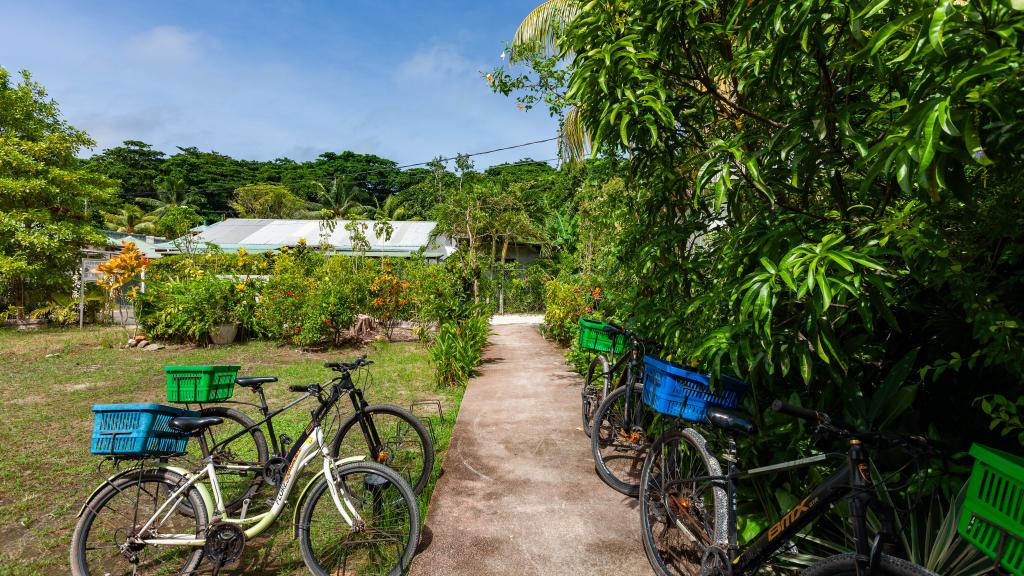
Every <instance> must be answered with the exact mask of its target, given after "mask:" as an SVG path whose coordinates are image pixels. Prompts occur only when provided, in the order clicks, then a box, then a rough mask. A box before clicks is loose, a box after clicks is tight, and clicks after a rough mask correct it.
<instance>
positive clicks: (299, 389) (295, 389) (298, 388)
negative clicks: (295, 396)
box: [288, 385, 309, 392]
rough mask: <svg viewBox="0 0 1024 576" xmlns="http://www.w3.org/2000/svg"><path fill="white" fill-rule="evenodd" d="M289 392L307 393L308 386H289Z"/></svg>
mask: <svg viewBox="0 0 1024 576" xmlns="http://www.w3.org/2000/svg"><path fill="white" fill-rule="evenodd" d="M288 389H289V390H291V391H292V392H309V386H294V385H293V386H289V387H288Z"/></svg>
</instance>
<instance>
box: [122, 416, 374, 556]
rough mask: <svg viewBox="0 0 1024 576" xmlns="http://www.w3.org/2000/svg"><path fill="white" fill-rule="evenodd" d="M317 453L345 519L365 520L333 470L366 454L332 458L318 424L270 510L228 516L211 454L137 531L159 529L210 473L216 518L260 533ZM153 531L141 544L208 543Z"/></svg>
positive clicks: (248, 534)
mask: <svg viewBox="0 0 1024 576" xmlns="http://www.w3.org/2000/svg"><path fill="white" fill-rule="evenodd" d="M318 449H319V450H318ZM318 451H319V454H318ZM317 456H321V457H322V458H323V466H324V477H325V478H327V479H328V483H327V486H328V488H329V489H330V491H331V498H332V499H333V500H334V505H335V506H336V507H337V508H338V512H339V513H341V516H342V518H344V519H345V522H346V523H347V524H348V525H349V526H353V525H354V524H356V523H362V518H361V517H360V516H359V512H358V511H357V510H356V507H355V506H354V505H353V504H352V501H351V500H350V499H349V494H348V493H347V491H346V490H345V488H344V486H342V487H340V489H339V486H337V484H336V483H335V482H333V481H331V478H332V474H331V470H332V468H334V467H336V466H339V465H343V464H349V463H352V462H358V461H361V460H363V459H364V457H363V456H352V457H349V458H343V459H341V460H337V461H334V460H332V459H331V454H330V448H329V447H328V446H327V445H325V444H324V441H323V431H322V430H321V429H320V427H319V426H317V427H316V428H314V429H313V431H312V433H311V434H310V435H309V436H308V437H307V438H306V440H305V442H303V444H302V447H301V448H300V449H299V451H298V453H297V454H296V455H295V459H294V460H292V463H291V465H290V466H289V467H288V470H287V471H285V474H284V477H283V478H282V479H281V486H280V488H279V489H278V491H277V495H276V496H275V497H274V504H273V506H271V508H270V510H269V511H267V512H263V513H261V514H256V515H255V516H252V517H249V518H229V517H228V515H227V512H226V511H225V509H224V496H223V495H222V494H221V492H220V483H219V482H218V481H217V471H216V469H215V468H214V465H213V460H212V458H208V459H207V462H206V467H205V468H204V469H203V470H202V471H200V472H199V473H198V474H193V475H191V476H190V477H189V479H188V482H186V483H185V484H183V485H182V486H181V487H179V488H178V489H177V490H175V492H174V493H173V494H171V495H170V497H169V498H168V499H167V500H166V501H165V502H164V503H163V504H162V505H161V506H160V507H159V508H157V510H156V512H154V513H153V516H152V517H150V519H149V521H147V522H146V523H145V524H144V525H143V526H142V528H141V529H140V530H139V532H138V533H139V534H149V533H150V530H151V529H154V527H155V529H156V530H159V527H160V525H161V524H163V523H164V522H165V521H167V519H168V518H170V516H171V514H173V513H174V510H175V509H176V508H177V506H178V505H179V504H180V503H181V502H182V501H183V500H184V498H185V495H186V494H188V492H187V491H188V490H189V489H190V488H191V487H192V486H194V485H195V484H197V483H198V482H199V481H201V480H202V479H203V478H206V477H209V479H210V486H211V487H212V488H213V498H214V509H213V511H212V512H213V518H216V519H217V520H218V521H219V522H225V523H228V524H238V525H240V526H249V527H248V528H246V529H245V530H244V532H245V537H246V539H248V538H252V537H254V536H258V535H259V534H261V533H263V531H264V530H266V529H267V528H268V527H269V526H270V525H271V524H273V523H274V521H275V520H277V518H278V516H280V515H281V511H282V510H284V507H285V504H287V503H288V496H289V495H290V494H291V491H292V488H294V487H295V483H296V481H297V480H298V478H299V476H300V475H301V473H302V471H303V470H304V469H305V468H306V466H307V465H309V463H310V462H312V461H313V460H314V459H315V458H316V457H317ZM314 481H315V480H314ZM204 505H205V504H204ZM250 525H251V526H250ZM152 535H153V537H148V538H137V537H136V538H134V540H136V542H138V543H141V544H149V545H153V546H202V545H204V544H205V543H206V539H205V538H196V535H195V534H160V533H159V532H153V533H152Z"/></svg>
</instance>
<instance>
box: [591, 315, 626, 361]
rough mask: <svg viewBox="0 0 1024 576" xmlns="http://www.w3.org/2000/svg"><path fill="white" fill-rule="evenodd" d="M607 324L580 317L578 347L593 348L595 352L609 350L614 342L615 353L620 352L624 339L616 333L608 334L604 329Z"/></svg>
mask: <svg viewBox="0 0 1024 576" xmlns="http://www.w3.org/2000/svg"><path fill="white" fill-rule="evenodd" d="M607 325H608V324H605V323H604V322H597V321H595V320H588V319H586V318H580V348H582V349H584V350H593V351H595V352H611V351H612V344H613V341H614V344H615V353H616V354H621V353H622V349H623V348H625V345H626V339H625V338H624V337H622V336H618V335H610V334H608V333H607V332H605V331H604V327H605V326H607Z"/></svg>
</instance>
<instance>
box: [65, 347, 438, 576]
mask: <svg viewBox="0 0 1024 576" xmlns="http://www.w3.org/2000/svg"><path fill="white" fill-rule="evenodd" d="M341 368H342V369H343V370H352V369H355V368H357V366H356V365H355V364H354V363H351V364H345V365H342V366H341ZM349 381H350V380H349ZM345 388H346V379H345V378H344V377H343V376H339V377H336V378H334V379H332V380H331V381H330V382H329V383H328V384H327V385H320V384H310V385H308V386H291V387H290V389H291V390H292V391H293V392H300V393H302V394H303V396H302V399H306V398H314V399H316V400H317V402H318V405H317V407H316V408H315V409H314V410H313V411H312V412H311V414H310V420H309V424H308V425H307V426H306V427H305V429H304V430H303V431H302V433H301V434H300V436H299V437H298V438H297V439H296V442H295V445H294V446H293V447H292V448H291V450H290V451H289V454H288V461H289V465H288V467H287V468H286V470H285V472H284V476H283V477H282V479H281V483H280V485H279V486H278V489H277V493H276V496H275V497H274V500H273V506H272V507H271V509H270V510H269V511H267V512H264V513H261V514H256V515H253V516H249V517H246V516H245V515H244V514H243V515H240V516H238V517H233V516H231V515H230V512H229V511H228V510H227V508H226V502H225V498H224V496H223V494H222V492H221V489H220V485H219V484H220V483H219V481H218V470H219V467H218V466H217V465H216V464H215V462H214V460H215V458H214V456H207V457H205V458H203V459H202V461H201V463H200V466H199V467H198V468H196V469H195V470H186V469H184V468H182V467H180V466H177V465H175V464H172V463H169V462H167V459H168V458H171V457H175V456H180V455H182V454H184V452H185V448H186V445H187V444H188V442H189V439H190V437H191V436H194V435H199V434H201V433H202V432H203V431H205V430H207V429H208V428H210V427H212V426H217V425H218V424H220V423H221V422H222V419H221V418H219V417H215V416H202V415H200V414H199V413H198V412H194V411H189V410H183V409H179V408H174V407H170V406H161V405H157V404H142V405H135V404H117V405H99V406H94V407H93V411H94V412H95V413H96V417H95V424H94V429H93V442H92V452H93V453H94V454H98V455H104V456H107V457H110V458H113V459H116V460H119V461H120V460H131V461H134V462H135V465H134V466H132V467H131V468H129V469H127V470H124V471H122V472H120V473H118V474H115V475H114V476H112V477H111V478H109V479H107V480H106V481H105V482H104V483H102V484H101V485H100V486H99V487H97V488H96V490H94V491H93V493H92V494H91V495H90V496H89V498H88V499H87V500H86V503H85V504H84V505H83V506H82V509H81V510H80V511H79V514H78V522H77V524H76V526H75V530H74V534H73V536H72V540H71V550H70V561H71V571H72V574H74V576H99V575H105V574H133V575H141V574H154V575H156V574H161V575H165V574H193V573H195V571H196V570H197V568H198V567H199V565H200V563H201V562H202V561H203V559H204V558H207V559H209V561H210V564H211V565H212V572H213V574H215V575H216V574H217V573H218V572H219V571H220V569H221V567H223V566H224V565H226V564H230V563H232V562H234V561H236V560H238V558H239V556H240V555H241V553H242V551H243V549H244V547H245V543H246V541H247V540H249V539H251V538H253V537H256V536H258V535H260V534H262V533H264V532H265V531H266V530H267V529H269V528H270V527H271V526H272V525H273V524H274V523H275V521H276V520H277V519H278V518H279V517H280V516H281V514H282V512H283V510H284V508H285V505H286V504H287V502H288V499H289V496H290V495H291V493H292V491H293V490H294V488H295V487H296V486H297V481H298V478H299V477H300V476H301V475H302V472H303V471H304V470H305V469H306V468H307V467H309V466H311V465H312V464H313V463H314V461H315V460H316V459H317V458H319V459H320V460H321V467H320V470H319V471H317V472H316V474H315V475H314V477H313V478H312V479H311V480H310V481H309V482H308V483H307V484H306V486H305V488H304V489H303V490H302V491H301V492H300V495H299V498H298V501H297V502H296V505H295V517H294V526H295V536H296V537H297V539H298V540H299V549H300V552H301V554H302V559H303V561H304V562H305V564H306V567H307V568H308V569H309V571H310V572H311V573H313V574H316V575H326V574H339V573H340V574H387V575H389V576H397V575H399V574H402V573H404V571H405V570H406V569H408V567H409V565H410V563H411V561H412V557H413V555H414V553H415V549H416V545H417V543H418V541H419V532H420V512H419V505H418V503H417V500H416V495H415V494H414V493H413V491H412V487H411V486H409V484H408V482H406V480H405V479H404V478H402V477H401V476H400V475H399V474H398V473H396V472H395V471H394V470H392V469H390V468H388V467H387V466H384V465H383V464H379V463H376V462H367V461H365V460H364V456H352V457H348V458H343V459H341V460H337V459H335V458H334V457H333V455H332V454H331V449H330V445H329V444H328V443H327V441H326V440H325V438H324V435H323V428H322V424H323V422H324V420H325V418H326V417H327V416H328V415H329V414H330V413H331V411H332V409H333V408H334V405H335V404H336V403H337V402H338V400H339V399H340V398H341V396H342V395H343V394H344V393H345V392H346V390H345ZM207 484H208V485H209V488H208V487H207Z"/></svg>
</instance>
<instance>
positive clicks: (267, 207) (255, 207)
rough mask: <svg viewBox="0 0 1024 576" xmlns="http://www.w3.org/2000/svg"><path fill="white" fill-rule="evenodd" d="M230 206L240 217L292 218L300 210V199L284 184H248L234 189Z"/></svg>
mask: <svg viewBox="0 0 1024 576" xmlns="http://www.w3.org/2000/svg"><path fill="white" fill-rule="evenodd" d="M231 207H232V208H234V209H235V210H236V211H238V215H239V216H241V217H242V218H292V217H294V216H296V215H297V214H299V212H300V211H301V210H302V200H300V199H299V198H298V197H297V196H295V195H294V194H292V193H291V192H290V191H289V190H288V188H287V187H286V186H281V185H279V184H250V185H249V186H242V187H241V188H238V189H237V190H235V197H234V200H233V201H232V202H231Z"/></svg>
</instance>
